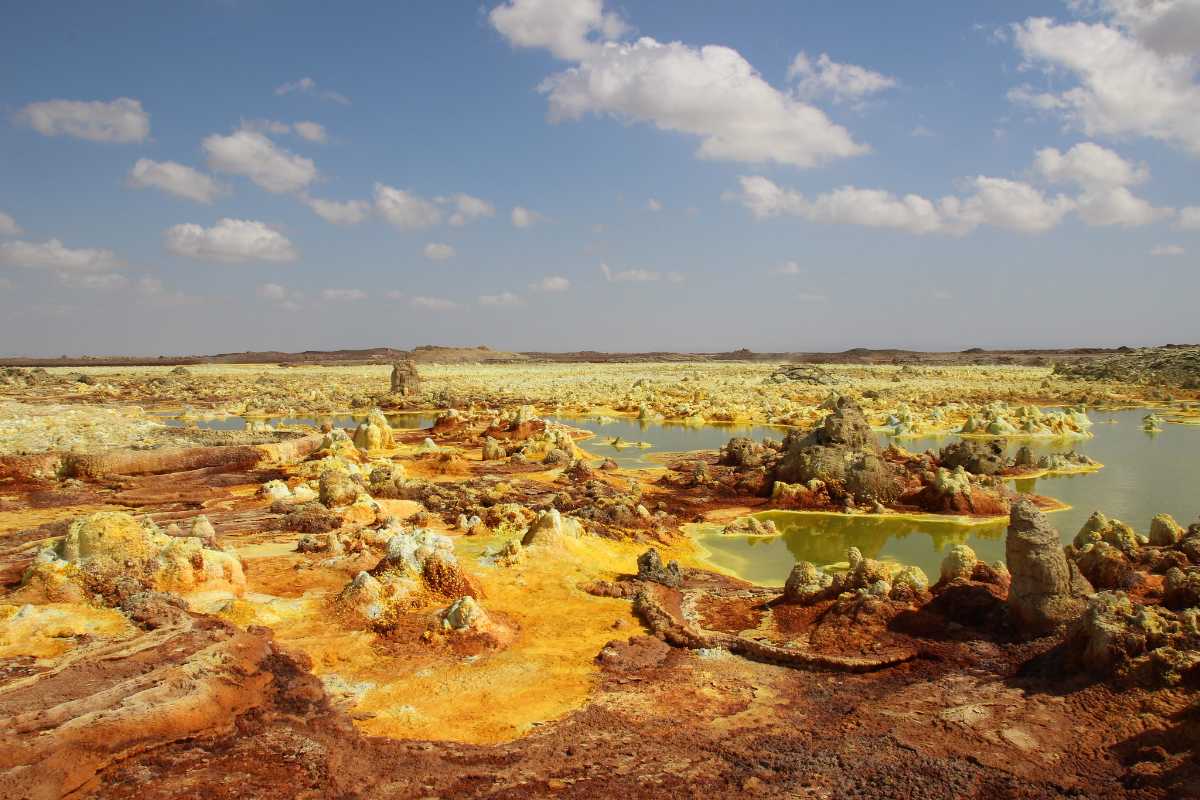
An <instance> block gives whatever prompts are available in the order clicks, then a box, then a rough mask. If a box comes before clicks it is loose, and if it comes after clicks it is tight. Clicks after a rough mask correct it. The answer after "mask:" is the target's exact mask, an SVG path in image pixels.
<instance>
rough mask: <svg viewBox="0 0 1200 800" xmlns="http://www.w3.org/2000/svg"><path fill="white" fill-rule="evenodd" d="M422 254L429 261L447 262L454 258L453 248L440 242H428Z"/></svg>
mask: <svg viewBox="0 0 1200 800" xmlns="http://www.w3.org/2000/svg"><path fill="white" fill-rule="evenodd" d="M424 252H425V257H426V258H428V259H429V260H430V261H447V260H449V259H451V258H454V248H453V247H451V246H450V245H448V244H443V243H441V242H430V243H429V244H427V245H425V250H424Z"/></svg>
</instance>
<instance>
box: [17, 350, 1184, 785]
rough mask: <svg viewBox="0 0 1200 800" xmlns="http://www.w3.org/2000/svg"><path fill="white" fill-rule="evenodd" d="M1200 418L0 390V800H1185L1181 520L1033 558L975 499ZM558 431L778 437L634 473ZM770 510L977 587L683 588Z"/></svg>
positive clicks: (886, 575)
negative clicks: (763, 430) (955, 534)
mask: <svg viewBox="0 0 1200 800" xmlns="http://www.w3.org/2000/svg"><path fill="white" fill-rule="evenodd" d="M389 372H390V374H389ZM1196 399H1197V393H1196V390H1195V388H1194V386H1190V387H1185V386H1183V385H1176V386H1163V385H1161V384H1156V383H1152V382H1151V383H1148V382H1146V381H1142V380H1139V379H1138V377H1137V375H1136V374H1135V375H1131V374H1127V373H1124V372H1122V373H1120V374H1119V375H1116V376H1114V374H1110V373H1107V372H1105V373H1103V374H1098V375H1096V374H1093V375H1086V376H1081V374H1074V375H1068V374H1060V373H1056V372H1054V371H1052V370H1051V369H1050V368H1030V367H990V368H985V367H955V366H936V367H934V366H930V367H921V366H913V365H908V366H905V367H889V366H844V367H839V366H836V365H826V366H824V367H821V368H805V369H795V368H781V365H778V364H775V365H772V364H762V363H736V362H730V363H720V364H689V363H661V364H655V363H637V364H616V363H609V364H603V365H576V364H538V363H521V364H507V365H472V364H454V365H430V364H422V365H420V367H419V368H418V367H416V366H414V365H412V364H401V365H398V367H397V368H396V369H395V370H392V371H389V368H386V367H337V368H332V367H331V368H323V367H316V366H302V367H263V366H199V367H187V368H175V369H171V368H93V369H88V370H86V371H85V372H80V371H79V370H77V369H74V370H68V369H52V370H41V369H8V370H4V371H3V375H2V376H0V580H2V581H3V588H2V591H3V596H0V797H3V798H59V797H78V798H84V797H92V798H127V797H128V798H138V799H139V800H152V799H153V798H425V797H447V798H449V797H478V798H484V797H486V798H502V797H513V798H518V797H520V798H526V797H604V796H628V797H697V796H709V797H732V796H737V797H798V798H810V797H811V798H964V797H974V798H1058V797H1078V798H1106V797H1113V798H1125V797H1133V798H1168V797H1170V798H1181V797H1195V796H1200V765H1198V764H1197V761H1196V759H1197V746H1198V744H1200V705H1198V704H1197V695H1196V688H1197V684H1198V683H1200V623H1198V618H1200V612H1198V610H1197V609H1198V607H1200V524H1197V525H1192V526H1191V527H1188V526H1187V521H1184V523H1183V524H1178V523H1176V522H1175V521H1174V520H1172V519H1170V518H1168V517H1165V516H1163V517H1160V518H1156V519H1155V522H1154V524H1153V525H1152V526H1151V528H1150V529H1149V530H1147V531H1137V530H1134V529H1133V528H1131V527H1130V526H1128V525H1125V524H1124V523H1121V522H1120V521H1118V520H1111V519H1108V518H1107V517H1104V516H1103V515H1102V514H1098V515H1095V516H1094V517H1093V518H1092V519H1091V520H1089V522H1088V524H1087V525H1086V526H1085V527H1084V529H1083V530H1081V531H1080V532H1079V533H1078V534H1077V535H1075V536H1074V538H1073V539H1071V538H1069V537H1070V535H1071V534H1074V532H1073V531H1072V532H1068V538H1067V539H1066V540H1065V541H1067V542H1068V544H1067V545H1066V546H1065V547H1064V546H1063V541H1064V540H1063V539H1061V538H1060V536H1059V533H1058V532H1057V531H1055V530H1053V528H1052V527H1051V526H1050V523H1049V522H1048V518H1047V517H1046V516H1045V515H1044V514H1043V513H1042V510H1043V509H1045V508H1048V507H1053V503H1054V500H1053V498H1044V497H1021V496H1018V495H1016V494H1015V493H1014V492H1013V490H1012V489H1011V488H1007V487H1008V486H1009V483H1008V482H1006V481H1005V478H1006V477H1011V476H1021V475H1030V474H1045V473H1046V472H1047V471H1068V472H1069V471H1074V470H1087V469H1094V468H1099V467H1098V465H1089V464H1086V463H1083V462H1081V461H1079V460H1071V459H1069V458H1065V457H1064V458H1063V459H1060V460H1056V461H1052V462H1049V463H1036V462H1034V461H1032V460H1029V459H1024V460H1023V459H1022V458H1021V457H1020V456H1018V457H1017V458H1016V459H1008V458H1007V457H1006V456H1005V455H1003V454H1002V453H1001V452H1000V451H999V449H998V448H993V447H991V443H992V442H994V441H996V440H1001V441H1003V440H1006V439H1017V440H1019V439H1021V438H1022V437H1028V438H1031V439H1032V438H1041V437H1055V438H1062V439H1064V440H1066V441H1069V440H1070V439H1071V438H1072V437H1084V436H1087V435H1088V432H1087V420H1086V415H1085V413H1084V406H1087V407H1089V408H1095V407H1098V406H1099V407H1118V406H1127V405H1146V404H1148V403H1152V404H1157V405H1158V406H1161V408H1162V412H1163V414H1164V415H1172V416H1173V417H1175V418H1178V419H1180V420H1187V419H1192V418H1194V416H1195V409H1196ZM1044 409H1054V410H1044ZM349 412H355V413H356V414H358V417H357V418H355V419H353V420H348V419H346V418H345V416H344V415H346V414H347V413H349ZM417 412H421V413H420V415H418V414H417ZM572 414H601V415H611V416H614V417H619V416H630V417H634V416H636V417H640V418H641V419H643V420H645V421H647V422H648V423H649V424H653V423H654V422H655V421H656V420H660V419H665V420H678V421H686V422H688V423H689V424H692V425H705V424H710V423H713V422H731V421H734V422H747V423H749V422H756V423H764V424H765V423H770V424H778V425H788V426H791V427H790V428H789V429H781V431H780V439H779V441H776V442H770V443H767V444H761V443H758V442H753V441H748V440H735V441H733V442H730V443H729V444H728V445H727V446H726V447H725V448H723V449H722V450H721V451H720V452H717V451H712V452H703V453H687V454H676V455H669V456H659V457H658V465H657V466H655V467H653V468H650V469H636V470H635V469H629V468H624V467H621V466H620V465H618V464H617V463H616V462H614V461H612V460H609V459H602V458H600V457H596V454H595V453H590V452H589V445H590V444H591V443H592V440H591V439H589V438H588V434H587V433H586V432H584V431H582V430H580V429H578V428H576V427H574V426H571V425H569V424H564V423H562V422H555V421H550V420H548V418H549V417H554V418H555V419H562V418H563V417H569V416H570V415H572ZM168 416H169V417H170V418H171V419H170V424H165V423H166V422H167V418H168ZM881 430H886V431H888V432H889V433H892V434H894V435H898V437H899V438H897V439H896V441H898V442H900V443H901V444H902V442H903V436H904V435H905V434H921V433H928V432H946V431H951V430H954V431H959V430H965V431H966V433H967V435H964V436H963V437H962V438H961V442H962V444H958V445H955V446H954V447H948V448H946V449H944V450H943V451H942V452H940V453H925V454H914V453H909V452H907V451H905V450H904V449H903V448H902V447H896V446H890V447H887V448H883V447H882V446H880V445H879V444H878V440H877V438H876V437H875V436H874V435H873V434H874V433H878V432H879V431H881ZM593 449H595V448H593ZM768 508H772V509H793V510H799V511H821V512H824V513H836V514H845V515H849V516H853V515H887V514H907V515H931V514H934V515H944V516H953V517H955V518H959V519H966V518H976V519H985V518H993V517H995V518H1004V519H1007V520H1008V530H1007V534H1006V537H1007V538H1006V554H1007V559H1006V561H1007V563H1006V564H1005V563H994V564H987V563H983V562H981V561H978V560H977V559H976V557H975V555H974V553H972V552H971V551H970V549H969V548H967V547H964V546H956V547H951V548H950V549H949V551H948V555H947V558H946V561H945V562H944V563H943V565H942V569H941V573H940V574H939V575H932V576H926V575H925V574H924V573H922V572H921V571H920V570H919V569H913V568H912V567H909V566H906V565H903V564H895V563H885V562H881V561H876V560H873V559H871V558H867V557H864V556H863V555H862V553H859V552H858V551H856V550H852V551H850V552H847V553H846V554H845V560H844V561H843V562H840V563H838V564H837V565H835V566H834V567H832V568H829V567H828V565H826V567H821V566H818V565H813V564H807V563H800V564H797V565H796V567H795V568H794V569H793V571H792V573H791V576H790V577H789V579H788V581H787V584H786V586H783V587H779V586H775V587H770V586H755V585H752V584H750V583H747V582H745V581H743V580H740V579H738V578H737V577H735V576H733V575H730V574H724V573H722V572H720V571H718V570H715V569H714V568H712V567H710V566H706V564H705V562H704V561H703V559H702V558H701V555H702V554H701V552H700V551H699V549H698V548H697V547H696V546H695V545H694V543H693V541H692V540H691V539H690V538H689V536H688V532H687V525H688V524H689V523H692V522H696V521H710V522H712V521H720V522H721V523H722V524H724V523H727V522H728V523H730V524H731V528H732V529H733V530H735V531H736V530H741V529H743V528H744V526H747V525H750V526H753V525H755V524H759V523H757V522H756V521H753V520H754V518H752V517H747V516H745V515H746V514H747V513H748V512H751V511H758V510H764V509H768ZM1098 510H1101V511H1102V510H1103V509H1098ZM760 532H761V533H763V534H764V535H770V531H760Z"/></svg>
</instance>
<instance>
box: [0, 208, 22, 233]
mask: <svg viewBox="0 0 1200 800" xmlns="http://www.w3.org/2000/svg"><path fill="white" fill-rule="evenodd" d="M20 235H21V226H20V225H18V224H17V221H16V220H15V219H13V218H12V217H10V216H9V215H8V214H5V213H4V212H3V211H0V236H20Z"/></svg>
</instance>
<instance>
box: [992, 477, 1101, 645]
mask: <svg viewBox="0 0 1200 800" xmlns="http://www.w3.org/2000/svg"><path fill="white" fill-rule="evenodd" d="M1004 555H1005V561H1006V562H1007V564H1008V569H1009V572H1010V573H1011V574H1012V584H1011V585H1010V587H1009V593H1008V607H1009V612H1010V614H1011V616H1012V618H1013V621H1014V622H1015V623H1016V626H1017V629H1018V630H1019V631H1020V632H1022V633H1024V634H1029V635H1034V636H1039V635H1043V634H1046V633H1050V632H1051V631H1053V630H1055V629H1057V628H1058V627H1060V626H1062V625H1066V624H1067V623H1070V622H1072V621H1074V620H1075V619H1077V618H1078V617H1079V616H1080V614H1082V613H1083V610H1084V608H1085V607H1086V599H1085V598H1086V596H1087V595H1089V594H1091V593H1092V587H1091V585H1090V584H1088V582H1087V579H1086V578H1084V577H1083V576H1082V575H1081V574H1080V573H1079V571H1078V570H1077V569H1076V568H1075V565H1074V563H1073V562H1072V561H1070V560H1069V559H1068V558H1067V556H1066V553H1064V552H1063V547H1062V544H1061V542H1060V541H1059V536H1058V531H1056V530H1055V529H1054V528H1052V527H1051V526H1050V523H1049V522H1048V521H1047V519H1046V515H1045V514H1043V513H1042V512H1041V511H1040V510H1039V509H1038V507H1037V506H1036V505H1034V504H1033V502H1032V501H1031V500H1029V499H1028V498H1021V499H1020V500H1018V501H1017V502H1016V503H1014V504H1013V507H1012V510H1011V511H1010V512H1009V524H1008V532H1007V535H1006V536H1005V539H1004Z"/></svg>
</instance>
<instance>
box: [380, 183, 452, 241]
mask: <svg viewBox="0 0 1200 800" xmlns="http://www.w3.org/2000/svg"><path fill="white" fill-rule="evenodd" d="M375 212H376V213H377V214H379V216H381V217H383V218H384V219H385V220H387V221H388V222H390V223H391V224H393V225H395V226H396V227H397V228H400V229H401V230H420V229H421V228H429V227H432V226H434V225H437V224H438V223H439V222H441V221H442V211H441V209H440V208H438V207H437V205H436V204H435V203H434V202H432V201H430V200H426V199H425V198H423V197H421V196H419V195H416V194H413V193H412V192H408V191H405V190H404V189H396V188H394V187H392V186H387V185H386V184H382V183H377V184H375Z"/></svg>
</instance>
